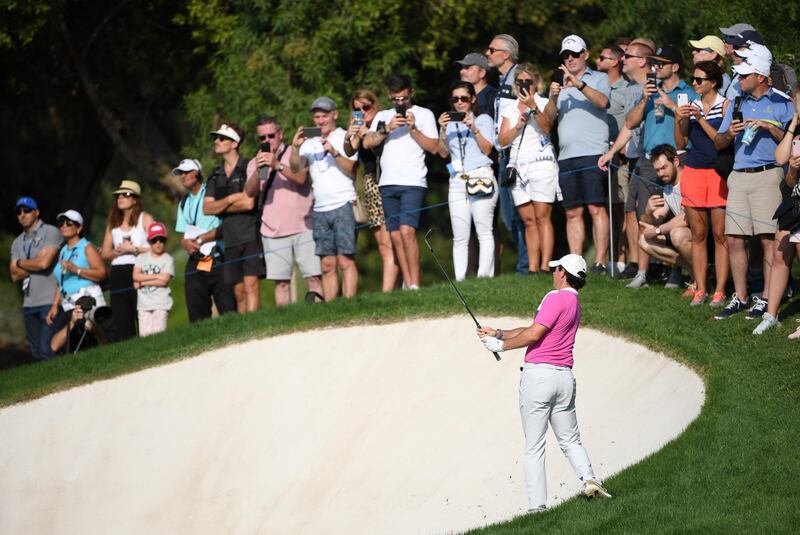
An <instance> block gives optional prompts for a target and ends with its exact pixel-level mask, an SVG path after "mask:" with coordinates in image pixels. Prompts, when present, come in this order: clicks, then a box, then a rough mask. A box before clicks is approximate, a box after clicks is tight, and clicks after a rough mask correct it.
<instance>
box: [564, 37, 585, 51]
mask: <svg viewBox="0 0 800 535" xmlns="http://www.w3.org/2000/svg"><path fill="white" fill-rule="evenodd" d="M565 50H569V51H571V52H583V51H584V50H586V41H584V40H583V39H581V38H580V37H579V36H577V35H568V36H566V37H565V38H564V40H563V41H561V52H559V54H561V53H562V52H564V51H565Z"/></svg>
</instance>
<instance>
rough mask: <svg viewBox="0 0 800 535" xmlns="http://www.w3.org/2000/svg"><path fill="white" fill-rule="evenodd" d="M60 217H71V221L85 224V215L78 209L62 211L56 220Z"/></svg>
mask: <svg viewBox="0 0 800 535" xmlns="http://www.w3.org/2000/svg"><path fill="white" fill-rule="evenodd" d="M59 219H69V220H70V221H74V222H75V223H77V224H79V225H83V216H82V215H81V214H80V212H78V211H77V210H67V211H66V212H61V213H60V214H58V215H57V216H56V221H58V220H59Z"/></svg>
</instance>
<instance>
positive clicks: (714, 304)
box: [708, 292, 725, 308]
mask: <svg viewBox="0 0 800 535" xmlns="http://www.w3.org/2000/svg"><path fill="white" fill-rule="evenodd" d="M708 306H710V307H711V308H722V307H724V306H725V294H724V293H722V292H717V293H715V294H714V297H712V298H711V302H710V303H709V304H708Z"/></svg>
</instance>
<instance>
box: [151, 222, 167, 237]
mask: <svg viewBox="0 0 800 535" xmlns="http://www.w3.org/2000/svg"><path fill="white" fill-rule="evenodd" d="M159 236H160V237H162V238H166V237H167V229H166V227H164V223H159V222H158V221H154V222H152V223H151V224H150V228H148V229H147V241H150V240H152V239H153V238H157V237H159Z"/></svg>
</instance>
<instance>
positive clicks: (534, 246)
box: [517, 202, 541, 273]
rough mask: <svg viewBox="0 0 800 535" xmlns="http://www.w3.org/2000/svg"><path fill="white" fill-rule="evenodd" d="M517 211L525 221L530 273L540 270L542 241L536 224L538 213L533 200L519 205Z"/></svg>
mask: <svg viewBox="0 0 800 535" xmlns="http://www.w3.org/2000/svg"><path fill="white" fill-rule="evenodd" d="M517 212H519V216H520V217H521V218H522V222H523V223H525V246H526V247H527V249H528V273H531V272H536V271H539V263H540V259H541V256H540V251H541V243H540V242H539V229H538V227H537V226H536V213H535V212H534V209H533V203H532V202H526V203H525V204H521V205H519V206H517Z"/></svg>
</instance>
